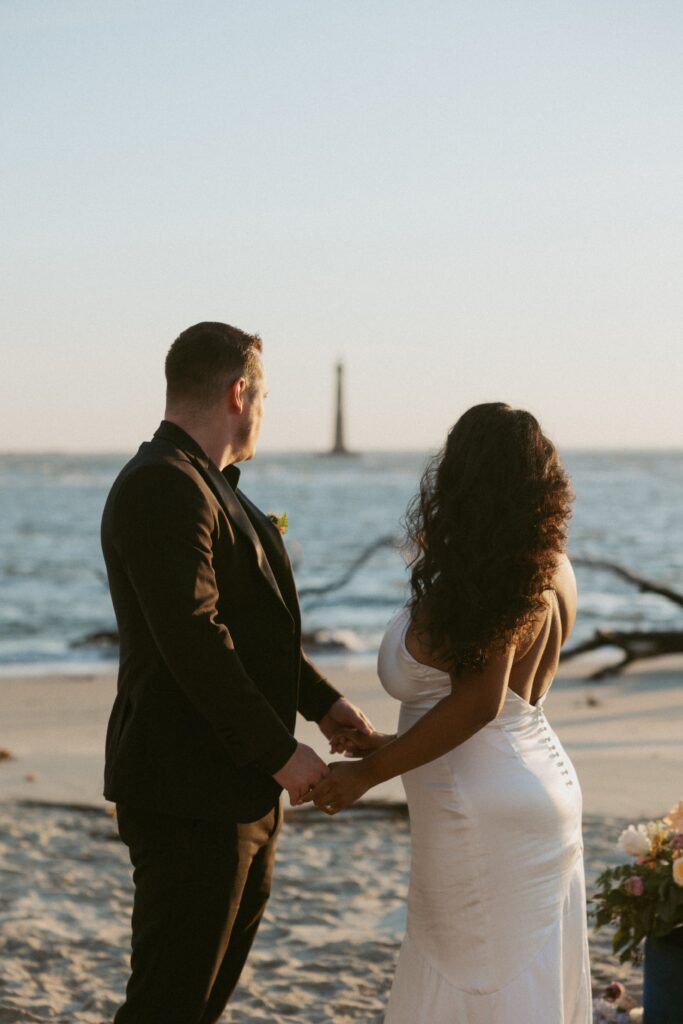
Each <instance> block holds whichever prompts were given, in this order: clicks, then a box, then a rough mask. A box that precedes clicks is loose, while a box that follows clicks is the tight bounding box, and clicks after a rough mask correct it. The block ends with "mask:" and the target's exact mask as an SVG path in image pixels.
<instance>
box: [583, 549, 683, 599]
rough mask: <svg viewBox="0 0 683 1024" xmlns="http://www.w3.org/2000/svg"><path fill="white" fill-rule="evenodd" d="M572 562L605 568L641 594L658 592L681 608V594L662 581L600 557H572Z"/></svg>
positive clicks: (590, 567) (589, 566)
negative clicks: (648, 578) (641, 574)
mask: <svg viewBox="0 0 683 1024" xmlns="http://www.w3.org/2000/svg"><path fill="white" fill-rule="evenodd" d="M572 563H573V564H574V565H585V566H587V567H588V568H589V569H605V570H606V571H607V572H611V573H613V574H614V575H615V576H620V577H621V579H622V580H626V582H627V583H632V584H633V586H634V587H637V589H638V590H639V591H640V592H641V594H646V593H649V594H659V596H660V597H665V598H666V599H667V601H673V603H674V604H677V605H680V607H681V608H683V594H679V593H678V591H676V590H672V589H671V587H665V586H664V584H663V583H657V582H656V581H654V580H647V579H645V578H644V577H643V576H639V575H638V574H637V573H635V572H633V571H632V570H631V569H625V568H624V566H622V565H617V563H616V562H605V561H603V560H602V559H600V558H572Z"/></svg>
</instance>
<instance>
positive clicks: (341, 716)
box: [318, 697, 375, 740]
mask: <svg viewBox="0 0 683 1024" xmlns="http://www.w3.org/2000/svg"><path fill="white" fill-rule="evenodd" d="M318 728H319V729H320V731H321V733H322V734H323V736H325V737H327V739H328V740H331V739H332V738H333V736H335V735H336V734H337V733H338V732H339V731H340V729H351V730H356V731H358V732H359V733H362V734H363V735H365V736H369V735H370V734H371V733H373V732H374V731H375V730H374V728H373V726H372V723H371V722H370V720H369V719H368V718H366V716H365V715H364V714H363V712H362V711H361V709H360V708H357V707H356V706H355V704H352V703H351V701H348V700H347V699H346V697H340V698H339V700H336V701H335V702H334V704H333V705H332V707H331V708H330V710H329V711H328V712H327V714H326V715H324V716H323V717H322V718H321V719H320V721H319V722H318Z"/></svg>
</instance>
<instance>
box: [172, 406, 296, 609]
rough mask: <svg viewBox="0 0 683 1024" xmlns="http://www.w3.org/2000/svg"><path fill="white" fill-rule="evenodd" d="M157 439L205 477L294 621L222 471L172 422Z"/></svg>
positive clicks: (243, 512)
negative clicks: (178, 452)
mask: <svg viewBox="0 0 683 1024" xmlns="http://www.w3.org/2000/svg"><path fill="white" fill-rule="evenodd" d="M154 436H155V437H161V438H163V439H164V440H166V441H169V442H170V443H171V444H173V445H174V446H175V447H176V448H179V449H180V450H181V451H183V452H184V453H185V455H187V457H188V458H189V459H190V461H191V462H192V464H193V465H194V466H195V468H196V469H197V470H198V471H199V472H200V473H201V475H202V476H203V478H204V479H205V480H206V482H207V484H208V485H209V487H210V488H211V490H212V491H213V493H214V494H215V495H216V497H217V499H218V501H219V502H220V504H221V505H222V507H223V509H224V511H225V514H226V515H227V517H228V518H229V519H230V521H231V522H232V523H234V524H235V526H236V527H237V528H238V529H239V531H240V532H241V533H242V534H243V535H244V536H245V537H246V539H247V540H248V541H249V543H250V545H251V547H252V549H253V551H254V554H255V555H256V561H257V563H258V567H259V569H260V570H261V573H262V575H263V576H264V577H265V579H266V582H267V583H268V584H269V586H270V588H271V589H272V591H273V593H274V594H275V596H276V598H277V599H278V601H279V602H280V604H281V605H282V607H283V608H284V610H285V611H286V612H287V615H288V616H290V618H293V616H292V613H291V611H290V609H289V608H288V606H287V602H286V601H285V599H284V598H283V596H282V593H281V591H280V588H279V586H278V583H277V580H276V579H275V576H274V575H273V570H272V569H271V567H270V564H269V562H268V559H267V557H266V554H265V552H264V550H263V547H262V546H261V541H260V539H259V536H258V534H257V532H256V530H255V529H254V527H253V526H252V524H251V521H250V519H249V516H248V515H247V513H246V512H245V511H244V509H243V508H242V505H241V504H240V501H239V499H238V497H237V495H236V494H235V492H234V490H233V489H232V487H231V486H230V484H229V483H228V481H227V480H226V479H225V477H224V476H223V474H222V473H221V471H220V470H219V469H218V466H216V465H214V463H213V462H212V461H211V459H210V458H209V457H208V455H207V454H206V452H205V451H203V449H202V448H201V447H200V446H199V445H198V444H197V442H196V441H195V440H194V438H193V437H191V436H190V435H189V434H188V433H186V431H184V430H182V429H181V428H180V427H179V426H177V424H175V423H170V422H169V421H168V420H164V421H163V422H162V423H161V426H160V427H159V429H158V430H157V431H156V433H155V435H154ZM236 477H237V478H238V477H239V473H237V474H236Z"/></svg>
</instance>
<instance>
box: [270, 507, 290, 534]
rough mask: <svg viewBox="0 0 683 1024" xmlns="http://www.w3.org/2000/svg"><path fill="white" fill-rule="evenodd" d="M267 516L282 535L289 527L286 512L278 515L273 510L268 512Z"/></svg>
mask: <svg viewBox="0 0 683 1024" xmlns="http://www.w3.org/2000/svg"><path fill="white" fill-rule="evenodd" d="M268 518H269V519H270V521H271V523H272V524H273V526H276V527H277V528H278V530H279V531H280V533H281V534H282V536H283V537H284V535H285V534H286V533H287V530H288V529H289V522H288V520H287V513H286V512H283V513H282V515H280V516H278V515H276V514H275V512H269V513H268Z"/></svg>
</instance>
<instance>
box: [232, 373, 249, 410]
mask: <svg viewBox="0 0 683 1024" xmlns="http://www.w3.org/2000/svg"><path fill="white" fill-rule="evenodd" d="M246 390H247V382H246V380H245V379H244V377H238V379H237V380H235V381H233V382H232V384H231V385H230V387H229V388H228V407H229V409H230V412H233V413H238V414H239V413H241V412H242V410H243V408H244V399H245V395H246Z"/></svg>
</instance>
